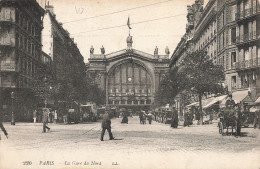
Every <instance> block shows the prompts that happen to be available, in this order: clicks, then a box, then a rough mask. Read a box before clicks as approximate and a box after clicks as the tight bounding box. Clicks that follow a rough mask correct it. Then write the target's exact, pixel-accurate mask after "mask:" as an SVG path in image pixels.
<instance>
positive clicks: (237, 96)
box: [221, 90, 248, 107]
mask: <svg viewBox="0 0 260 169" xmlns="http://www.w3.org/2000/svg"><path fill="white" fill-rule="evenodd" d="M247 95H248V90H241V91H235V92H233V93H232V99H233V100H234V101H235V103H236V104H237V103H240V102H241V101H243V100H244V99H245V98H246V96H247ZM226 101H227V99H225V100H223V101H222V102H221V107H225V104H226Z"/></svg>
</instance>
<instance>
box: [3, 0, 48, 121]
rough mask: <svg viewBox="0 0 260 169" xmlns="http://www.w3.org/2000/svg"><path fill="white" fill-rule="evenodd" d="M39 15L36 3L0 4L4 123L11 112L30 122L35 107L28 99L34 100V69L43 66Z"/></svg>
mask: <svg viewBox="0 0 260 169" xmlns="http://www.w3.org/2000/svg"><path fill="white" fill-rule="evenodd" d="M43 15H44V9H42V8H41V7H40V6H39V4H38V3H37V2H36V0H1V1H0V61H1V67H0V70H1V72H0V87H1V92H0V93H1V94H0V98H1V101H0V104H1V105H0V109H1V112H3V114H4V118H5V120H10V117H11V112H12V109H13V111H14V112H15V117H16V120H28V119H30V118H32V117H30V115H32V109H34V108H35V104H34V103H33V102H31V101H30V99H29V98H31V99H33V98H34V93H33V90H32V89H33V87H34V85H35V80H36V78H37V76H38V73H39V71H38V68H39V67H42V65H43V64H44V63H43V62H42V51H41V31H42V20H41V19H42V17H43ZM11 93H12V94H11ZM26 98H27V99H26ZM12 103H13V104H12Z"/></svg>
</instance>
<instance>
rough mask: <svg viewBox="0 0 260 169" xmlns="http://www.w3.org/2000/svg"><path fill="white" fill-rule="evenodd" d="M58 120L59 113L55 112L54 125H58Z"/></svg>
mask: <svg viewBox="0 0 260 169" xmlns="http://www.w3.org/2000/svg"><path fill="white" fill-rule="evenodd" d="M57 119H58V113H57V110H54V124H57Z"/></svg>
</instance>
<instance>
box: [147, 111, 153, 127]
mask: <svg viewBox="0 0 260 169" xmlns="http://www.w3.org/2000/svg"><path fill="white" fill-rule="evenodd" d="M147 119H148V121H149V124H152V114H151V112H149V113H148V114H147Z"/></svg>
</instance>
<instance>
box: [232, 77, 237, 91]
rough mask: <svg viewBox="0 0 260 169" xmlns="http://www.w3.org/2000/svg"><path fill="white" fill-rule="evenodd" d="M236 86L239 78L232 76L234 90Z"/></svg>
mask: <svg viewBox="0 0 260 169" xmlns="http://www.w3.org/2000/svg"><path fill="white" fill-rule="evenodd" d="M236 84H237V77H236V76H232V77H231V87H232V88H236Z"/></svg>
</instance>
